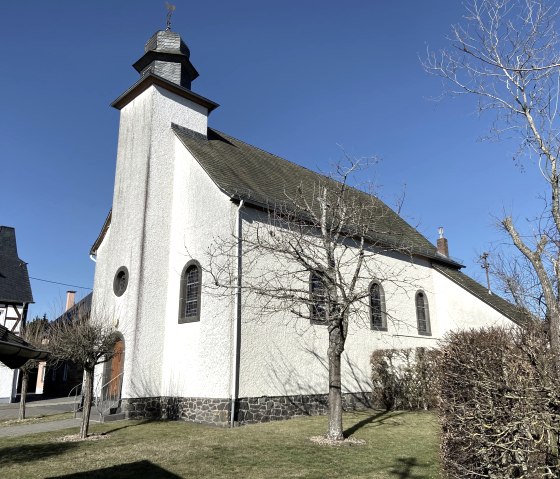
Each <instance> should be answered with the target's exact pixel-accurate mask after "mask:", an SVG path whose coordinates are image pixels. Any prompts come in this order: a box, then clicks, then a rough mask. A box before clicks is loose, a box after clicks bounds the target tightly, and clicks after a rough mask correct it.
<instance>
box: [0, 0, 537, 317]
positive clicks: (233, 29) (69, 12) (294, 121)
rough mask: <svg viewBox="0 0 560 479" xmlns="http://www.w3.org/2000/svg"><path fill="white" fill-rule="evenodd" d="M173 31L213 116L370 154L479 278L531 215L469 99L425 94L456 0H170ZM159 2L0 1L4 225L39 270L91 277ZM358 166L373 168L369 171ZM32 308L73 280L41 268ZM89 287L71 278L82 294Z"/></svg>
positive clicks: (530, 204) (306, 161) (334, 150)
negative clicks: (120, 138)
mask: <svg viewBox="0 0 560 479" xmlns="http://www.w3.org/2000/svg"><path fill="white" fill-rule="evenodd" d="M173 3H175V4H176V6H177V9H176V12H175V14H174V16H173V23H172V29H173V30H174V31H177V32H178V33H180V34H181V35H182V37H183V39H184V40H185V42H186V43H187V44H188V45H189V48H190V50H191V61H192V63H193V64H194V66H195V67H196V68H197V70H198V71H199V73H200V77H199V78H198V79H197V80H195V82H194V83H193V86H192V89H193V91H195V92H197V93H199V94H201V95H203V96H206V97H207V98H209V99H211V100H213V101H216V102H217V103H219V104H220V105H221V106H220V108H218V109H217V110H216V111H214V112H213V113H212V115H211V116H210V126H212V127H214V128H217V129H219V130H222V131H224V132H226V133H228V134H230V135H232V136H234V137H237V138H239V139H242V140H244V141H246V142H248V143H250V144H253V145H255V146H258V147H260V148H262V149H264V150H267V151H270V152H272V153H275V154H277V155H280V156H282V157H284V158H287V159H289V160H291V161H294V162H296V163H299V164H302V165H304V166H307V167H309V168H312V169H319V170H322V171H328V170H329V165H331V164H332V163H334V162H336V161H337V160H338V159H339V158H340V157H341V155H342V153H341V147H342V148H343V149H344V151H345V152H347V153H349V154H351V155H354V156H360V157H361V156H374V155H375V156H378V157H380V158H381V163H380V164H379V166H378V167H377V169H376V171H375V173H374V176H373V177H374V181H375V182H376V183H377V184H378V185H379V189H378V191H379V196H380V197H381V198H382V199H384V200H385V201H386V203H388V204H389V205H390V206H393V205H394V204H395V201H396V198H397V197H398V196H399V195H400V193H401V192H402V190H403V187H404V185H406V200H405V204H404V209H403V215H404V217H405V219H407V220H408V221H409V222H410V223H411V224H413V225H414V226H416V227H417V228H418V229H419V231H420V232H421V233H423V234H424V235H425V236H426V237H427V238H428V239H430V240H431V241H432V242H435V240H436V238H437V227H438V226H444V227H445V232H446V237H447V238H448V240H449V247H450V253H451V255H452V256H454V257H457V258H460V259H461V260H462V261H463V262H464V264H465V265H466V266H467V268H466V270H465V272H467V273H468V274H470V275H471V276H473V277H475V278H477V279H479V280H483V278H484V275H483V271H482V270H481V268H480V266H478V264H476V263H475V261H476V259H477V257H478V255H479V254H480V253H482V252H483V251H485V250H487V249H489V248H491V245H495V244H498V243H500V242H501V241H502V240H503V238H504V237H503V235H502V234H501V233H500V232H499V231H498V230H497V228H496V227H495V224H496V221H497V218H499V217H501V216H502V215H503V213H504V211H505V212H508V213H512V214H513V216H514V218H517V219H519V220H520V221H523V220H524V218H525V217H527V216H530V215H531V214H532V213H538V208H539V203H538V202H537V201H536V197H537V195H538V194H539V193H541V192H542V191H544V186H543V184H542V181H541V180H540V178H539V176H538V173H537V169H536V167H535V165H533V164H531V163H528V164H526V165H525V166H526V168H525V169H524V170H522V169H521V168H519V167H517V166H515V164H514V162H513V161H512V156H513V154H514V152H515V145H513V144H507V143H496V142H483V141H480V138H481V137H482V136H484V135H485V134H486V132H487V131H488V126H489V124H490V122H491V120H492V118H491V117H482V118H479V117H478V115H477V113H476V105H475V102H474V100H473V99H472V98H471V99H468V98H459V99H454V100H452V99H445V100H443V101H440V102H434V101H433V100H431V98H433V97H437V96H438V95H439V94H440V93H441V91H442V88H441V82H440V81H439V80H438V79H437V78H434V77H432V76H429V75H427V74H426V73H425V72H424V71H423V70H422V68H421V66H420V61H419V56H420V57H422V56H424V55H425V51H426V48H427V47H428V46H429V47H430V48H433V49H438V48H440V47H442V46H445V45H446V44H447V42H446V40H445V37H446V35H447V34H448V33H449V31H450V25H451V24H452V23H455V22H457V21H459V20H460V19H461V15H462V13H463V10H462V9H463V7H462V6H461V2H450V1H448V0H424V1H422V2H417V1H400V2H395V1H393V2H388V1H375V2H371V1H370V2H366V1H352V0H349V1H346V2H335V1H330V0H323V1H315V0H312V1H311V0H309V1H298V2H295V1H284V2H263V1H250V0H239V1H236V2H231V1H207V2H183V1H178V0H176V1H175V2H173ZM165 13H166V11H165V7H164V2H163V1H159V0H158V1H121V2H118V3H117V2H103V1H99V2H70V1H57V2H45V1H35V0H29V1H26V2H9V3H8V2H3V3H2V5H1V7H0V55H1V58H2V74H1V75H0V147H1V154H0V168H1V170H0V171H1V172H2V190H1V191H2V199H1V200H0V224H3V225H8V226H13V227H15V228H16V234H17V240H18V248H19V255H20V257H21V258H22V259H23V260H25V261H26V262H28V268H29V272H30V276H32V277H33V278H40V279H45V280H50V281H57V282H62V283H68V284H72V285H78V286H84V287H90V288H91V286H92V283H93V275H94V263H93V262H92V261H91V260H90V259H89V257H88V253H89V249H90V247H91V245H92V243H93V242H94V240H95V239H96V237H97V235H98V233H99V231H100V228H101V226H102V224H103V221H104V219H105V217H106V215H107V213H108V211H109V209H110V207H111V201H112V193H113V177H114V169H115V157H116V148H117V144H116V143H117V132H118V120H119V112H118V111H117V110H115V109H112V108H111V107H110V106H109V104H110V102H111V101H112V100H114V99H115V98H117V97H118V96H119V95H120V94H121V93H122V92H124V91H125V90H126V89H127V88H128V87H129V86H131V85H132V84H133V83H134V82H135V81H136V80H137V78H138V74H137V72H136V71H135V70H134V69H133V68H132V66H131V65H132V64H133V63H134V62H135V61H136V60H137V59H138V58H139V57H140V56H141V55H142V53H143V46H144V44H145V42H146V41H147V40H148V38H149V37H150V36H151V35H152V34H153V33H154V32H155V31H157V30H159V29H162V28H164V27H165ZM364 179H366V178H364ZM32 289H33V294H34V297H35V301H36V304H34V305H32V307H31V309H30V317H34V316H35V315H42V314H43V313H47V315H48V316H49V317H52V316H53V315H56V314H58V313H59V312H60V308H61V307H62V304H63V297H64V294H65V291H66V290H67V289H72V288H68V287H66V286H62V285H54V284H50V283H46V282H43V281H38V280H35V279H34V280H32ZM87 292H88V290H86V289H78V294H79V295H80V296H83V295H84V294H87Z"/></svg>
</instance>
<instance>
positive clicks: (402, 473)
mask: <svg viewBox="0 0 560 479" xmlns="http://www.w3.org/2000/svg"><path fill="white" fill-rule="evenodd" d="M423 466H427V464H420V463H419V462H418V459H416V458H415V457H399V458H397V460H396V463H395V464H394V465H393V469H391V470H390V471H389V472H390V474H391V475H392V476H396V477H398V479H424V478H425V477H426V476H424V475H420V474H414V473H413V468H415V467H423Z"/></svg>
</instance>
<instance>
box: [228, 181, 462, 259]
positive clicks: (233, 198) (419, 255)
mask: <svg viewBox="0 0 560 479" xmlns="http://www.w3.org/2000/svg"><path fill="white" fill-rule="evenodd" d="M217 186H218V188H220V190H221V191H222V192H223V193H225V194H226V195H228V196H229V197H230V200H231V201H233V202H234V203H239V202H240V201H243V202H244V204H247V205H250V206H254V207H255V208H257V209H260V210H269V209H270V205H267V204H265V203H262V202H260V201H258V200H255V199H253V198H250V197H248V196H245V195H241V194H233V195H231V194H228V193H227V192H226V191H225V190H224V189H223V188H221V187H220V186H219V185H217ZM377 244H378V245H379V246H383V247H387V248H395V251H399V249H398V247H395V246H394V245H391V244H388V243H382V242H379V243H377ZM403 249H404V248H403ZM411 255H412V256H414V257H416V258H423V259H427V260H430V261H436V262H438V263H442V264H445V265H447V266H452V267H454V268H457V269H460V268H464V267H465V265H463V264H461V263H459V262H457V261H454V260H452V259H451V258H447V257H444V256H441V255H436V254H434V255H430V254H428V253H422V252H421V251H418V250H414V249H411Z"/></svg>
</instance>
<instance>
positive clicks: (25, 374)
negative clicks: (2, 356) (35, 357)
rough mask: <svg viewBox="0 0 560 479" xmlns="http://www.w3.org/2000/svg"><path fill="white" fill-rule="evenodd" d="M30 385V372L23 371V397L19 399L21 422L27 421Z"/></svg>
mask: <svg viewBox="0 0 560 479" xmlns="http://www.w3.org/2000/svg"><path fill="white" fill-rule="evenodd" d="M28 383H29V371H22V377H21V396H20V399H19V417H18V419H19V420H20V421H21V420H22V419H25V401H26V399H27V384H28Z"/></svg>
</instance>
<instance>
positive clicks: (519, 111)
mask: <svg viewBox="0 0 560 479" xmlns="http://www.w3.org/2000/svg"><path fill="white" fill-rule="evenodd" d="M558 13H559V10H558V7H557V6H556V5H555V4H553V3H551V4H549V3H547V2H546V1H543V0H471V1H470V2H469V3H468V5H467V13H466V16H465V17H464V20H465V21H464V22H463V23H462V24H460V25H456V26H454V27H453V29H452V37H451V39H450V41H451V48H450V49H449V50H444V51H441V52H438V53H435V52H432V53H430V52H429V53H428V57H427V58H426V60H425V61H424V67H425V69H426V70H427V71H428V72H430V73H432V74H435V75H438V76H440V77H442V78H443V79H444V80H445V83H446V85H447V86H448V87H449V90H448V92H450V93H452V94H468V95H473V96H474V97H475V98H476V99H477V100H478V108H479V110H480V111H481V112H484V111H490V112H492V113H493V114H494V115H495V123H494V127H493V129H492V133H494V134H495V135H497V136H499V137H500V136H502V135H508V136H510V137H511V136H513V137H514V138H516V139H518V140H519V150H518V153H517V156H516V159H518V160H519V161H522V160H523V158H524V157H526V156H534V157H536V158H537V159H538V165H539V168H540V171H541V173H542V175H543V178H544V179H545V181H546V185H547V201H546V208H545V211H544V213H543V214H542V215H541V216H540V217H539V218H538V219H537V220H535V221H532V222H531V225H530V230H531V232H530V233H529V234H525V233H524V232H522V231H521V230H519V228H518V225H514V222H513V220H512V218H511V216H506V217H505V218H503V219H502V220H501V226H502V227H503V229H504V231H505V232H506V233H507V235H508V237H509V238H510V240H511V241H512V243H513V244H514V245H515V247H516V248H517V250H518V251H519V252H520V253H521V254H522V255H523V257H524V258H525V259H526V260H527V263H528V264H529V265H530V267H531V268H532V270H533V272H534V277H536V278H537V280H538V288H539V289H540V290H541V292H540V293H537V294H536V296H537V297H540V296H541V295H542V301H543V302H544V304H545V307H546V313H545V317H546V319H547V321H548V322H549V326H550V327H549V331H550V345H551V348H552V349H553V351H554V357H555V358H556V363H557V368H558V369H560V297H559V289H558V286H559V283H558V279H559V276H560V261H559V260H560V203H559V200H560V183H559V174H560V172H559V169H558V168H559V165H558V159H559V157H558V155H559V152H560V124H559V121H558V106H559V99H560V98H559V94H560V48H559V47H560V44H559V41H560V38H559V36H558V32H557V29H556V23H557V21H558V19H559V16H558ZM531 289H532V292H533V293H532V294H533V295H534V296H535V293H534V288H531Z"/></svg>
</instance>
